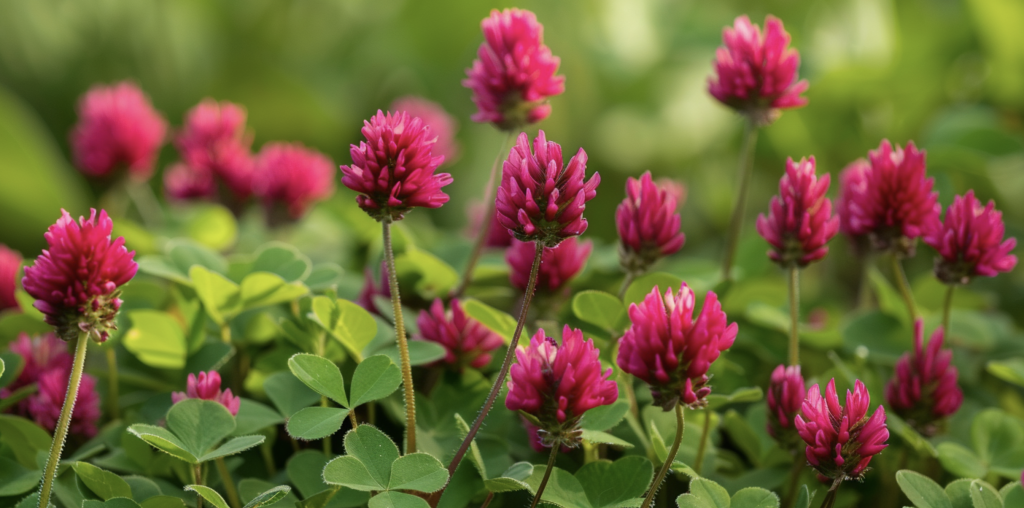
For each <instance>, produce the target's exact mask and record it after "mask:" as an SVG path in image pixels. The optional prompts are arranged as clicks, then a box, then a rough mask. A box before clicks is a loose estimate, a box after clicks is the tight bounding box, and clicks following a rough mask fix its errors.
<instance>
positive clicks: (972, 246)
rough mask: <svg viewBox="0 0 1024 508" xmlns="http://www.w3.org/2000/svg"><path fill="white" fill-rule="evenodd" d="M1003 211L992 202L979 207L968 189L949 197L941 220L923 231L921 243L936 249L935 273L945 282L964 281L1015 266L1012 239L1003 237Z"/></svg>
mask: <svg viewBox="0 0 1024 508" xmlns="http://www.w3.org/2000/svg"><path fill="white" fill-rule="evenodd" d="M1005 231H1006V229H1005V227H1004V226H1003V213H1002V212H1000V211H998V210H996V205H995V203H994V202H992V201H989V202H988V204H987V205H985V206H982V205H981V201H979V200H978V198H976V197H974V191H973V190H969V191H967V194H965V195H963V196H956V197H954V198H953V204H952V205H949V208H948V209H947V210H946V218H945V220H944V221H942V222H939V221H935V222H934V223H933V224H932V227H931V228H929V229H928V230H927V231H925V233H924V243H927V244H928V245H931V246H932V247H933V248H934V249H935V250H937V251H939V257H938V258H936V260H935V275H936V276H937V277H938V278H939V280H941V281H942V282H945V283H946V284H967V283H968V282H970V280H971V277H975V276H979V275H980V276H984V277H995V276H996V275H998V274H999V273H1000V272H1009V271H1010V270H1013V267H1014V266H1017V256H1014V255H1013V254H1010V252H1012V251H1013V249H1014V247H1016V246H1017V239H1016V238H1007V239H1005V240H1004V234H1005Z"/></svg>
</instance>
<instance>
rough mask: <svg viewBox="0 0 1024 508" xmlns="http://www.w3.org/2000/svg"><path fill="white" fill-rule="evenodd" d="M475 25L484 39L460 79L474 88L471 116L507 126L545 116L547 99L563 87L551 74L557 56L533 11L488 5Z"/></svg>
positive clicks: (561, 80)
mask: <svg viewBox="0 0 1024 508" xmlns="http://www.w3.org/2000/svg"><path fill="white" fill-rule="evenodd" d="M480 28H481V29H482V30H483V32H484V42H483V44H481V45H480V49H479V50H478V51H477V59H476V60H474V61H473V67H471V68H470V69H467V70H466V79H465V80H464V81H463V82H462V84H463V85H464V86H466V87H467V88H469V89H470V90H472V91H473V102H474V103H475V104H476V106H477V113H476V114H474V115H473V121H474V122H490V123H493V124H495V125H497V126H498V127H499V128H500V129H503V130H509V131H512V130H516V129H519V128H521V127H523V126H525V125H526V124H530V123H534V122H539V121H541V120H543V119H545V118H547V117H548V115H550V114H551V105H549V104H548V102H547V100H548V98H549V97H552V96H555V95H559V94H561V93H562V92H564V91H565V77H564V76H556V75H555V73H556V72H558V64H559V60H558V57H556V56H553V55H552V54H551V50H550V49H549V48H548V47H547V46H546V45H544V27H543V26H542V25H541V24H540V23H538V22H537V16H535V15H534V14H533V13H532V12H530V11H526V10H521V9H505V10H503V11H500V12H499V11H498V10H492V11H491V15H490V17H488V18H485V19H484V20H483V21H482V22H480Z"/></svg>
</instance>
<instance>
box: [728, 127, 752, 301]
mask: <svg viewBox="0 0 1024 508" xmlns="http://www.w3.org/2000/svg"><path fill="white" fill-rule="evenodd" d="M755 144H757V126H756V125H754V122H753V121H751V120H747V122H746V124H745V125H744V127H743V147H742V148H741V149H740V170H739V171H740V188H739V192H737V193H736V205H735V206H733V209H732V220H731V221H730V222H729V237H728V238H727V239H726V242H727V243H726V244H725V258H724V261H723V262H722V279H723V280H727V281H729V280H732V263H733V261H734V260H735V259H736V248H737V246H738V245H739V242H740V231H741V230H742V229H743V214H744V213H745V211H746V208H747V190H748V189H749V188H750V175H751V173H753V172H754V145H755Z"/></svg>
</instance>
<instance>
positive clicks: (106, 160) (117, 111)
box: [71, 82, 167, 180]
mask: <svg viewBox="0 0 1024 508" xmlns="http://www.w3.org/2000/svg"><path fill="white" fill-rule="evenodd" d="M166 135H167V122H165V121H164V119H163V117H161V116H160V113H158V112H157V111H156V110H155V109H153V105H152V104H150V102H149V99H148V98H146V95H145V94H144V93H142V90H140V89H139V87H137V86H135V85H134V84H132V83H129V82H122V83H118V84H116V85H112V86H101V85H98V86H95V87H93V88H91V89H89V91H88V92H86V94H85V95H84V96H83V97H82V99H81V100H80V101H79V102H78V123H77V124H76V125H75V127H74V128H73V129H72V130H71V152H72V156H73V157H74V161H75V166H76V167H78V169H79V170H81V171H82V172H83V173H85V174H86V175H89V176H92V177H105V176H110V175H111V174H112V173H113V172H114V171H115V170H117V169H118V168H127V170H128V173H129V174H130V175H131V176H132V177H133V178H137V179H141V180H145V179H147V178H149V177H150V175H151V174H152V172H153V163H154V162H155V161H156V157H157V154H158V153H159V152H160V146H161V145H163V143H164V138H165V136H166Z"/></svg>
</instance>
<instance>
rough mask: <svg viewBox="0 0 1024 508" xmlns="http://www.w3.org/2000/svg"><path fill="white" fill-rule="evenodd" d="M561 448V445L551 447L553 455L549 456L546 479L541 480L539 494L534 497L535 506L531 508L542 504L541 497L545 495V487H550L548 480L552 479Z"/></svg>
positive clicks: (545, 473) (531, 506) (538, 487)
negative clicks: (552, 472)
mask: <svg viewBox="0 0 1024 508" xmlns="http://www.w3.org/2000/svg"><path fill="white" fill-rule="evenodd" d="M559 448H561V445H560V444H559V443H555V444H554V445H552V446H551V455H550V456H548V468H547V469H545V470H544V477H543V478H541V480H540V485H538V486H537V494H536V495H535V496H533V504H531V505H530V508H536V507H537V503H539V502H540V496H541V495H542V494H544V487H547V486H548V479H549V478H551V470H552V469H554V468H555V457H558V449H559Z"/></svg>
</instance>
